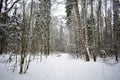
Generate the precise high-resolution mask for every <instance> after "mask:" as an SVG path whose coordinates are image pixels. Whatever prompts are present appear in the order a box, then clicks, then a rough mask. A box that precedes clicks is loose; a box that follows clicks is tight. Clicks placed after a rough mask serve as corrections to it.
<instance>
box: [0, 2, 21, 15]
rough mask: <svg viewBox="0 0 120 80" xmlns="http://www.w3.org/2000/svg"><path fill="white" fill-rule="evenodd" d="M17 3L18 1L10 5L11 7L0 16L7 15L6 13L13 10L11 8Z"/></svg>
mask: <svg viewBox="0 0 120 80" xmlns="http://www.w3.org/2000/svg"><path fill="white" fill-rule="evenodd" d="M18 1H20V0H16V1H15V2H14V3H13V4H12V5H11V7H10V8H9V9H7V10H6V11H4V12H3V13H1V14H0V16H2V15H3V14H6V13H8V12H9V11H10V10H11V9H12V8H13V6H14V5H15V3H17V2H18Z"/></svg>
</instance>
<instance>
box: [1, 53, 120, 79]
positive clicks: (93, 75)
mask: <svg viewBox="0 0 120 80" xmlns="http://www.w3.org/2000/svg"><path fill="white" fill-rule="evenodd" d="M0 68H1V70H0V77H1V79H0V80H119V79H120V72H119V71H120V63H118V64H115V65H114V66H110V65H108V64H105V63H103V62H102V61H97V62H93V61H90V62H85V61H84V60H81V59H73V58H72V56H70V55H69V54H65V53H63V54H59V55H58V54H53V55H50V56H48V57H47V58H45V57H43V61H42V62H40V61H39V59H37V58H35V60H33V61H32V62H31V63H30V67H29V70H28V72H27V73H26V74H22V75H19V74H18V73H17V71H16V72H15V73H11V72H10V71H6V69H5V68H4V65H3V63H0ZM18 72H19V68H18ZM5 76H8V77H5Z"/></svg>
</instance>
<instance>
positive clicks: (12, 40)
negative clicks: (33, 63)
mask: <svg viewBox="0 0 120 80" xmlns="http://www.w3.org/2000/svg"><path fill="white" fill-rule="evenodd" d="M58 5H65V7H64V8H63V7H61V8H63V9H65V14H63V15H59V16H57V14H58V13H59V12H61V11H58V12H56V13H55V10H56V9H57V6H58ZM52 52H62V53H68V54H71V55H74V56H76V57H77V58H80V57H84V58H85V61H90V60H94V61H96V60H97V57H101V58H106V57H113V58H114V60H115V61H116V62H118V58H119V57H120V0H0V55H2V54H10V55H11V53H12V54H17V55H20V59H21V61H20V66H21V67H20V72H19V73H20V74H22V73H23V72H24V73H25V72H26V71H27V69H28V67H29V62H30V58H31V55H35V54H36V55H37V54H38V55H45V56H48V55H50V54H51V53H52ZM27 56H29V58H28V59H27V61H28V63H27V65H26V69H24V71H23V65H24V63H25V62H26V61H25V60H26V59H25V58H26V57H27ZM10 57H11V56H10Z"/></svg>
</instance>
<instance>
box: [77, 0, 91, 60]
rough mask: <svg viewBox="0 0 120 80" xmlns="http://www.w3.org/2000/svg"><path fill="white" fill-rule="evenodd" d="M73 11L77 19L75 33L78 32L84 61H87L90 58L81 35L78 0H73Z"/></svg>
mask: <svg viewBox="0 0 120 80" xmlns="http://www.w3.org/2000/svg"><path fill="white" fill-rule="evenodd" d="M75 13H76V20H77V26H76V28H75V29H76V31H77V33H79V36H80V41H81V43H82V47H83V52H84V54H85V58H86V61H89V60H90V59H89V55H88V52H87V49H86V45H85V40H84V37H83V35H82V26H81V20H80V14H79V8H78V0H75ZM79 36H77V37H79ZM79 45H80V44H79Z"/></svg>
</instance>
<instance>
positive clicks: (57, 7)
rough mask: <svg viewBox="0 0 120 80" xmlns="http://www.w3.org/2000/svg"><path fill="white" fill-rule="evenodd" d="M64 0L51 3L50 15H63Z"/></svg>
mask: <svg viewBox="0 0 120 80" xmlns="http://www.w3.org/2000/svg"><path fill="white" fill-rule="evenodd" d="M63 1H64V0H56V2H60V4H58V3H56V2H55V3H53V4H52V12H51V13H52V15H54V16H65V15H66V13H65V4H63Z"/></svg>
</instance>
